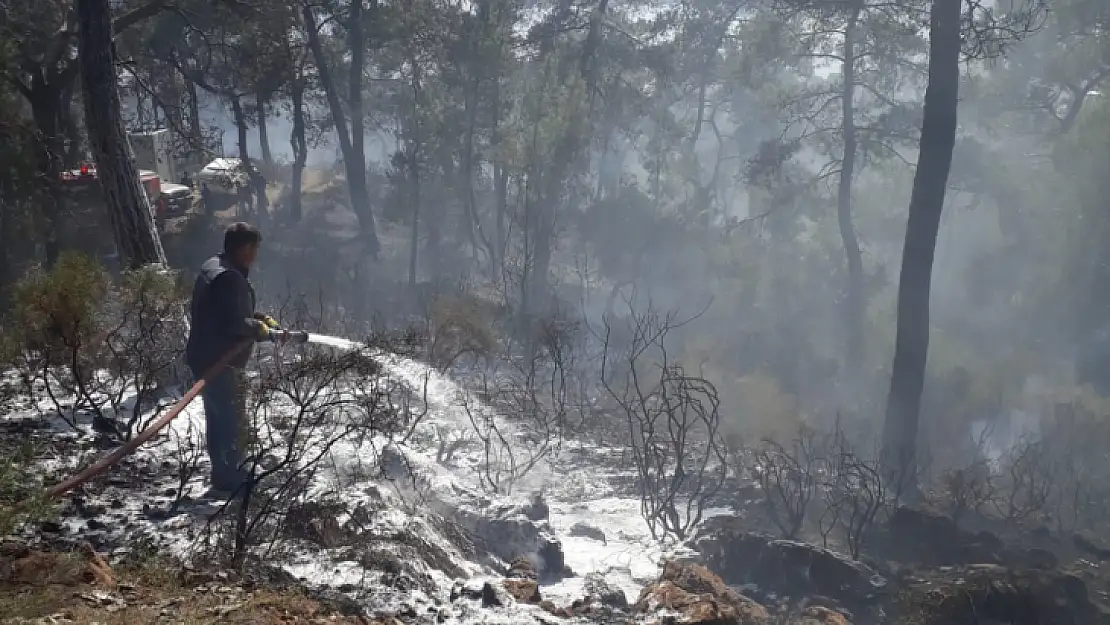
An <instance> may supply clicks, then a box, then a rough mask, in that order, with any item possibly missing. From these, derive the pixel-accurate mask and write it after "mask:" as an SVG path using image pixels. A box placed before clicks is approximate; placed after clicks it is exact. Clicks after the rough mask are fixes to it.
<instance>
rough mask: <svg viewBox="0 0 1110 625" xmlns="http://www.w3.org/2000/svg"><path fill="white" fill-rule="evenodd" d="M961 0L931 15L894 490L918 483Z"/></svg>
mask: <svg viewBox="0 0 1110 625" xmlns="http://www.w3.org/2000/svg"><path fill="white" fill-rule="evenodd" d="M961 2H962V0H933V6H932V12H931V15H930V17H929V86H928V88H927V89H926V91H925V110H924V117H923V119H922V124H921V147H920V150H919V154H918V160H917V172H916V174H915V175H914V180H913V192H912V194H911V196H910V209H909V217H908V219H907V220H906V243H905V247H904V248H903V250H902V273H901V277H900V279H899V284H898V330H897V337H896V339H895V344H894V363H893V366H892V368H891V373H890V394H889V395H888V396H887V404H886V419H885V422H884V424H883V453H882V455H883V463H884V466H885V469H886V471H887V472H888V475H890V476H891V477H894V478H896V479H897V480H898V482H897V483H895V485H896V486H897V487H898V491H897V492H899V493H909V492H913V491H916V486H917V429H918V419H919V416H920V412H921V391H922V389H923V388H924V385H925V364H926V360H927V357H928V353H929V293H930V289H931V284H932V273H933V256H934V254H935V251H936V242H937V232H938V230H939V228H940V216H941V211H942V210H943V208H944V196H945V190H946V188H947V186H948V173H949V169H950V168H951V165H952V150H953V148H954V146H955V144H956V116H957V105H958V98H959V88H960V9H961Z"/></svg>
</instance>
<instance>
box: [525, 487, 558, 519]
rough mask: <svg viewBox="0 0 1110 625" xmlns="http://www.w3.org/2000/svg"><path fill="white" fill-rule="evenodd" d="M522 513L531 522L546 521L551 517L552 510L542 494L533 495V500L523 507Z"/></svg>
mask: <svg viewBox="0 0 1110 625" xmlns="http://www.w3.org/2000/svg"><path fill="white" fill-rule="evenodd" d="M522 512H524V516H525V517H527V518H528V520H529V521H546V520H547V519H548V518H550V516H551V508H549V507H548V505H547V501H546V500H545V499H544V496H543V493H541V492H536V493H532V499H531V500H530V501H529V502H528V504H527V505H525V506H524V507H523V509H522Z"/></svg>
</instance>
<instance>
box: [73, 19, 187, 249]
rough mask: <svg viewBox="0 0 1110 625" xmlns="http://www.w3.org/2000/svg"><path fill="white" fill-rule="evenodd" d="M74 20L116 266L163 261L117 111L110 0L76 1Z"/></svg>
mask: <svg viewBox="0 0 1110 625" xmlns="http://www.w3.org/2000/svg"><path fill="white" fill-rule="evenodd" d="M77 20H78V27H79V29H80V34H79V39H78V42H79V47H78V50H79V55H80V72H81V86H82V88H83V89H84V97H83V98H82V100H83V101H84V103H85V122H86V124H87V125H88V129H89V142H90V144H91V146H92V151H93V155H94V157H95V159H96V169H97V175H98V177H99V178H100V186H101V188H102V189H103V191H104V200H105V204H106V205H107V208H108V215H109V218H110V219H111V222H112V228H113V230H114V231H115V234H116V245H117V246H118V247H119V254H120V261H121V265H122V266H124V267H128V268H138V267H141V266H143V265H148V264H151V263H162V264H165V262H166V253H165V251H163V249H162V242H161V240H160V239H159V238H158V231H157V230H155V228H154V218H153V215H152V214H151V210H150V201H149V199H148V198H147V196H146V193H145V192H144V191H143V187H142V184H141V183H140V182H139V170H138V168H137V167H136V166H135V158H134V156H133V155H132V153H131V144H130V142H129V141H128V139H127V133H126V131H125V130H124V127H123V119H122V118H121V115H120V96H119V87H118V84H117V80H116V64H115V59H114V58H113V56H114V55H113V45H112V10H111V7H110V6H109V0H78V1H77Z"/></svg>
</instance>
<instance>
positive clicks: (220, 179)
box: [195, 158, 250, 196]
mask: <svg viewBox="0 0 1110 625" xmlns="http://www.w3.org/2000/svg"><path fill="white" fill-rule="evenodd" d="M195 179H196V184H197V186H198V187H200V186H201V185H205V186H207V187H208V190H209V191H210V192H211V193H217V194H222V195H231V196H235V195H238V194H239V189H240V188H242V187H245V186H248V185H249V184H250V176H249V175H248V173H247V170H246V168H245V167H243V165H242V161H240V160H239V159H237V158H217V159H215V160H213V161H212V162H210V163H208V164H207V165H205V166H204V167H202V168H201V169H200V171H199V172H197V175H196V178H195Z"/></svg>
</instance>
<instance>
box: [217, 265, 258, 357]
mask: <svg viewBox="0 0 1110 625" xmlns="http://www.w3.org/2000/svg"><path fill="white" fill-rule="evenodd" d="M212 291H213V293H212V296H213V299H214V300H215V302H216V303H217V308H218V310H219V313H218V314H219V319H220V327H221V328H223V329H224V331H225V332H227V333H228V334H230V335H232V336H236V337H243V338H252V339H254V340H256V341H264V340H266V335H267V330H268V328H267V327H266V326H265V324H263V323H262V322H261V321H259V320H258V319H255V318H254V311H253V310H251V295H250V287H249V286H248V285H247V279H246V278H244V277H243V276H242V275H241V274H240V273H238V272H236V271H225V272H223V273H222V274H220V275H219V276H218V277H217V278H216V280H215V281H214V282H213V283H212Z"/></svg>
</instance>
